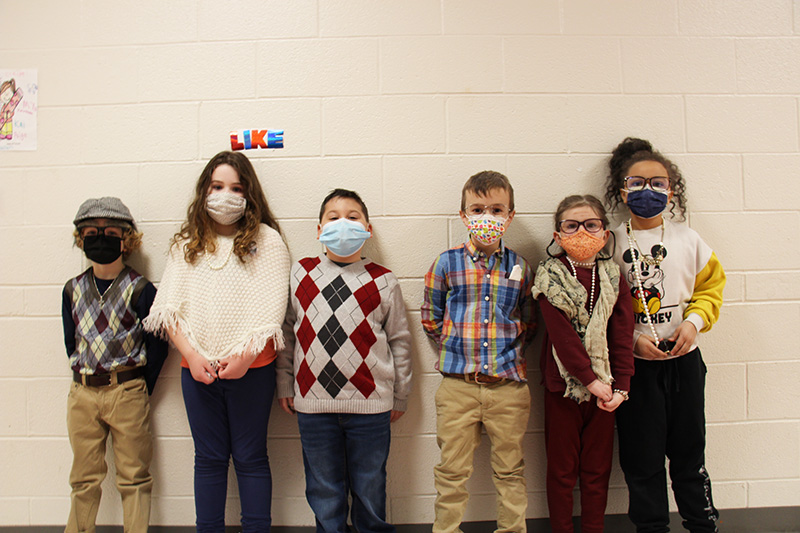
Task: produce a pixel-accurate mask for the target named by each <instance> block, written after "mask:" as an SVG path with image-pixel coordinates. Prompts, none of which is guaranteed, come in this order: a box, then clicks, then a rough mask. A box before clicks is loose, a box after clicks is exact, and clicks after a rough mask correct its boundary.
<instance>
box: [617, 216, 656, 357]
mask: <svg viewBox="0 0 800 533" xmlns="http://www.w3.org/2000/svg"><path fill="white" fill-rule="evenodd" d="M626 229H627V232H628V248H629V249H630V251H631V271H632V272H633V277H634V279H635V280H636V288H637V292H638V293H639V301H640V302H642V309H643V311H644V317H645V321H646V322H647V325H648V326H650V333H652V334H653V339H655V341H656V346H658V341H659V339H658V333H656V327H655V326H654V325H653V321H652V320H651V319H650V309H648V308H647V300H646V299H645V297H644V284H643V283H642V276H641V274H640V273H639V268H638V264H639V261H638V258H637V257H636V252H637V251H638V253H639V255H640V256H641V257H642V259H643V260H644V262H645V263H647V264H648V265H651V266H652V265H659V264H661V261H662V260H663V259H664V256H663V255H662V254H663V252H664V220H663V219H662V220H661V242H660V243H659V246H660V247H661V248H659V252H658V254H656V256H657V257H653V256H646V255H644V254H642V253H641V251H640V250H638V248H639V243H637V242H636V237H635V236H634V235H633V228H632V227H631V221H630V219H628V222H627V223H626ZM634 243H636V244H635V246H634ZM634 248H636V250H635V249H634ZM647 257H650V260H651V261H653V262H650V261H648V260H647Z"/></svg>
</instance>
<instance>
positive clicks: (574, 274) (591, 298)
mask: <svg viewBox="0 0 800 533" xmlns="http://www.w3.org/2000/svg"><path fill="white" fill-rule="evenodd" d="M567 262H568V263H569V266H570V267H571V268H572V277H574V278H575V281H578V271H577V270H576V269H575V267H576V266H579V267H585V268H589V267H591V268H592V291H591V293H590V294H589V316H590V317H591V316H592V312H594V290H595V274H597V263H596V262H594V261H593V262H591V263H588V262H582V261H573V260H572V258H571V257H570V256H567ZM578 283H580V281H578Z"/></svg>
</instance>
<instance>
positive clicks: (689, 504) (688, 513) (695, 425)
mask: <svg viewBox="0 0 800 533" xmlns="http://www.w3.org/2000/svg"><path fill="white" fill-rule="evenodd" d="M606 185H607V188H606V203H607V204H608V205H609V207H610V208H612V209H614V208H616V207H618V206H619V205H620V204H624V205H625V206H626V207H627V208H628V210H629V212H630V217H629V218H628V219H627V220H626V221H624V222H623V223H622V224H620V225H619V226H618V227H617V228H616V229H615V230H614V234H615V236H616V247H615V250H614V260H615V261H616V262H617V263H618V264H619V266H620V269H621V270H622V272H623V275H624V276H626V277H627V281H628V283H629V284H630V285H631V300H632V302H633V310H634V318H635V329H634V337H633V342H634V348H633V350H634V356H635V369H636V372H635V373H634V376H633V379H632V381H631V394H630V397H631V401H629V402H626V403H625V405H623V406H622V407H620V409H618V410H617V428H618V431H619V440H620V444H619V455H620V464H621V466H622V470H623V472H624V473H625V481H626V482H627V484H628V493H629V498H630V503H629V508H628V509H629V510H628V516H629V517H630V518H631V520H632V521H633V522H634V524H636V527H637V530H638V531H648V532H664V531H669V527H668V524H669V504H668V498H667V479H666V469H665V461H664V457H665V456H666V457H668V458H669V468H670V478H671V480H672V490H673V492H674V493H675V501H676V503H677V504H678V511H679V512H680V514H681V516H682V517H683V519H684V522H683V525H684V527H685V528H686V529H688V530H690V531H693V532H705V531H709V532H711V531H717V527H716V522H717V518H718V516H719V513H718V512H717V510H716V509H715V508H714V504H713V501H712V498H711V480H710V478H709V476H708V472H707V471H706V468H705V407H704V405H705V404H704V391H705V376H706V366H705V364H704V363H703V358H702V356H701V355H700V349H699V348H698V347H697V342H696V340H697V333H698V332H705V331H708V330H709V329H711V326H712V325H713V324H714V323H715V322H716V321H717V318H718V317H719V310H720V306H721V305H722V290H723V287H724V286H725V272H724V271H723V269H722V266H721V265H720V263H719V260H718V259H717V256H716V255H715V254H714V252H713V251H712V250H711V248H710V247H709V246H708V245H707V244H706V243H705V242H704V241H703V240H702V239H701V238H700V236H699V235H698V234H697V233H696V232H695V231H694V230H692V229H690V228H689V227H687V226H686V225H685V224H677V223H675V222H673V221H672V218H673V216H674V215H675V214H676V213H675V211H676V210H677V215H678V216H677V217H675V218H678V219H681V220H682V219H683V218H684V215H685V211H686V196H685V186H684V180H683V176H681V173H680V171H679V170H678V167H677V166H676V165H675V164H674V163H672V162H671V161H670V160H669V159H667V158H666V157H664V156H663V155H662V154H661V153H659V152H657V151H655V150H654V149H653V146H652V145H651V144H650V143H649V142H648V141H645V140H642V139H634V138H627V139H625V140H624V141H622V142H621V143H620V144H619V145H618V146H617V147H616V148H615V149H614V151H613V152H612V155H611V160H610V162H609V175H608V178H607V180H606ZM667 206H670V207H669V214H670V216H669V217H667V216H666V214H665V211H666V210H667Z"/></svg>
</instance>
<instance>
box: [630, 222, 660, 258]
mask: <svg viewBox="0 0 800 533" xmlns="http://www.w3.org/2000/svg"><path fill="white" fill-rule="evenodd" d="M625 232H626V233H627V234H628V244H629V245H630V247H631V260H633V261H636V260H638V257H636V256H635V255H634V253H633V248H634V245H635V246H636V251H637V252H638V254H639V257H641V258H642V261H644V262H645V263H646V264H648V265H660V264H661V261H663V260H664V255H665V254H664V218H663V217H662V218H661V239H660V240H659V243H658V251H657V252H655V253H653V254H652V255H651V254H646V253H644V252H642V249H641V248H639V243H638V242H636V234H634V233H633V226H631V219H628V221H627V222H626V223H625ZM653 248H655V246H653Z"/></svg>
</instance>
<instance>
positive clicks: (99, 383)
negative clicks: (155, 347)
mask: <svg viewBox="0 0 800 533" xmlns="http://www.w3.org/2000/svg"><path fill="white" fill-rule="evenodd" d="M112 376H116V377H117V379H116V381H114V380H113V379H112ZM140 376H144V367H143V366H137V367H134V368H131V369H130V370H115V371H113V372H109V373H108V374H81V373H80V372H74V371H73V373H72V380H73V381H75V382H76V383H82V384H84V385H86V386H88V387H106V386H108V385H111V384H112V383H125V382H126V381H130V380H132V379H136V378H138V377H140Z"/></svg>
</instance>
